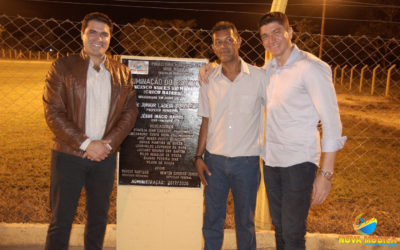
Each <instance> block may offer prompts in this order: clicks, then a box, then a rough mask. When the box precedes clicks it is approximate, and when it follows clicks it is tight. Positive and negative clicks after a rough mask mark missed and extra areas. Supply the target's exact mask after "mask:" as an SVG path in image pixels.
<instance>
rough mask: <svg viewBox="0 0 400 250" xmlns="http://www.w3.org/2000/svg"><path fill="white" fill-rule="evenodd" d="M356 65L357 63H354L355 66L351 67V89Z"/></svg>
mask: <svg viewBox="0 0 400 250" xmlns="http://www.w3.org/2000/svg"><path fill="white" fill-rule="evenodd" d="M356 67H357V64H356V65H354V66H353V67H351V70H350V85H349V90H351V84H352V82H353V73H354V70H355V69H356Z"/></svg>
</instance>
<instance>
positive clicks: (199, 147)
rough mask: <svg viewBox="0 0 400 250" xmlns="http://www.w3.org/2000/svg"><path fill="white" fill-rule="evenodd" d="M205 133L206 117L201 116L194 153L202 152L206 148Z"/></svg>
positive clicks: (206, 126) (206, 129)
mask: <svg viewBox="0 0 400 250" xmlns="http://www.w3.org/2000/svg"><path fill="white" fill-rule="evenodd" d="M207 133H208V118H207V117H203V119H202V122H201V126H200V133H199V140H198V143H197V150H196V155H203V154H204V151H205V150H206V142H207Z"/></svg>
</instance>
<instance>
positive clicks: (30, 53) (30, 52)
mask: <svg viewBox="0 0 400 250" xmlns="http://www.w3.org/2000/svg"><path fill="white" fill-rule="evenodd" d="M28 57H29V60H32V51H31V50H29V53H28Z"/></svg>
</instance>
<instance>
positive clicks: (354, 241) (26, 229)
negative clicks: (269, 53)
mask: <svg viewBox="0 0 400 250" xmlns="http://www.w3.org/2000/svg"><path fill="white" fill-rule="evenodd" d="M47 227H48V225H47V224H21V223H11V224H8V223H0V248H1V246H26V245H43V244H44V242H45V240H46V233H47ZM83 232H84V225H81V224H74V225H73V227H72V231H71V239H70V245H71V246H83ZM116 235H117V226H116V225H115V224H109V225H108V226H107V231H106V237H105V239H104V247H115V246H116ZM365 237H366V238H364V236H360V235H338V234H318V233H307V235H306V244H307V249H308V250H314V249H315V250H319V249H324V250H339V249H340V250H347V249H348V250H358V249H368V250H375V249H388V248H390V249H395V248H399V245H400V238H395V237H379V236H365ZM365 239H367V240H365ZM366 243H370V244H372V245H366ZM390 244H392V245H390ZM393 244H395V245H393ZM274 248H275V240H274V231H270V230H265V231H257V249H274ZM223 249H225V250H228V249H231V250H233V249H236V240H235V230H233V229H226V230H225V239H224V247H223Z"/></svg>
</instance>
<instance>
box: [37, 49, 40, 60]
mask: <svg viewBox="0 0 400 250" xmlns="http://www.w3.org/2000/svg"><path fill="white" fill-rule="evenodd" d="M37 56H38V60H40V51H38V52H37Z"/></svg>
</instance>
